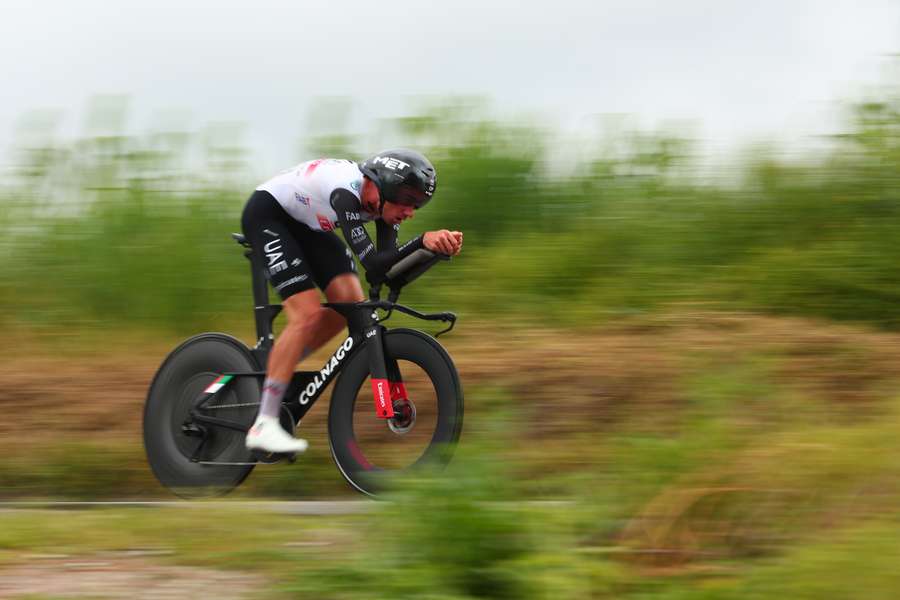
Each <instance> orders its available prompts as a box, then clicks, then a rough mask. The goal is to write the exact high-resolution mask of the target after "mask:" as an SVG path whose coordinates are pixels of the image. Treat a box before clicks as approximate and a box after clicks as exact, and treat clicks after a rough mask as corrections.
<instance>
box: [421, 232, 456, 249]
mask: <svg viewBox="0 0 900 600" xmlns="http://www.w3.org/2000/svg"><path fill="white" fill-rule="evenodd" d="M422 243H423V244H424V245H425V247H426V248H428V249H429V250H431V251H432V252H439V253H441V254H446V255H448V256H454V255H456V254H459V251H460V249H461V248H462V232H459V231H448V230H446V229H441V230H439V231H426V232H425V235H423V236H422Z"/></svg>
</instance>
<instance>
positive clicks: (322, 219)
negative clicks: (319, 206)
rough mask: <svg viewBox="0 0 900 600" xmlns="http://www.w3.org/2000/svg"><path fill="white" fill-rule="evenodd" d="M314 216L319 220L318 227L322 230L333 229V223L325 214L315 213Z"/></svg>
mask: <svg viewBox="0 0 900 600" xmlns="http://www.w3.org/2000/svg"><path fill="white" fill-rule="evenodd" d="M316 218H317V219H318V220H319V227H321V228H322V231H332V230H333V229H334V225H332V224H331V221H330V220H329V219H328V217H326V216H325V215H323V214H321V213H316Z"/></svg>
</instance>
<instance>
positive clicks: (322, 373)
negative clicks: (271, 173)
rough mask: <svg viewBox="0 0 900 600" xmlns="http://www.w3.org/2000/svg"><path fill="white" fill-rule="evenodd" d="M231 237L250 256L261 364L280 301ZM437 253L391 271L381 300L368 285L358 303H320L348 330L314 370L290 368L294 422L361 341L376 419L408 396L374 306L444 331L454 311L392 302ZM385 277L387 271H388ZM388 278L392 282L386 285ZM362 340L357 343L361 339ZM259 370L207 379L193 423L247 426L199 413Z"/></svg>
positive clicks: (391, 412) (239, 239) (253, 258)
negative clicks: (387, 290) (441, 326)
mask: <svg viewBox="0 0 900 600" xmlns="http://www.w3.org/2000/svg"><path fill="white" fill-rule="evenodd" d="M232 237H234V239H235V240H236V241H237V242H238V243H240V244H241V245H243V246H245V248H246V250H245V252H244V256H246V257H247V258H248V259H249V260H250V271H251V277H252V281H253V302H254V317H255V321H256V336H257V341H256V346H254V347H253V348H252V349H251V352H252V353H253V356H254V358H255V359H256V361H257V364H259V365H263V366H264V365H266V363H267V361H268V358H269V353H270V352H271V350H272V345H273V344H274V341H275V335H274V333H273V327H272V324H273V322H274V320H275V317H277V316H278V314H279V313H280V312H281V305H280V304H270V303H269V288H268V281H267V279H266V276H265V273H266V268H265V266H264V265H263V264H261V263H260V261H259V258H258V257H257V256H256V255H254V253H253V252H252V251H251V249H250V248H249V245H248V244H247V242H246V241H245V240H244V238H243V236H240V235H237V234H232ZM445 259H446V258H445V257H442V256H440V255H435V256H432V257H431V258H430V259H428V260H426V261H423V262H420V263H419V264H412V268H407V269H403V268H401V269H399V270H398V271H397V272H396V275H394V279H393V282H390V281H389V285H390V287H391V294H390V296H389V300H388V301H387V302H385V301H382V300H381V299H380V287H381V286H380V285H379V286H375V287H373V288H372V290H370V298H371V300H369V301H367V302H358V303H352V302H351V303H340V302H330V303H329V302H326V303H324V304H323V306H325V307H328V308H331V309H333V310H335V311H337V312H338V313H340V314H341V316H343V317H344V318H346V319H347V325H348V331H349V333H350V335H349V336H348V337H347V338H346V339H345V340H344V342H343V343H342V344H341V345H340V346H339V347H338V349H337V350H335V352H334V354H332V355H331V357H330V358H329V359H328V361H327V362H326V363H325V365H324V366H323V367H322V368H321V369H319V370H318V371H296V372H294V375H293V377H292V378H291V382H290V383H289V384H288V389H287V391H286V392H285V398H287V399H288V400H287V401H285V402H284V406H285V407H287V409H288V410H289V411H290V413H291V417H292V419H293V420H294V423H297V422H299V421H300V419H301V418H303V416H304V415H305V414H306V413H307V411H309V409H310V408H312V406H313V404H315V403H316V400H318V399H319V396H320V395H321V394H322V391H324V390H325V388H327V387H328V385H329V384H330V383H331V381H332V380H333V379H334V378H335V377H336V376H337V375H338V373H340V372H341V370H342V369H343V366H344V365H345V364H346V362H347V361H348V360H350V359H351V358H352V357H353V356H354V355H355V354H356V352H358V351H359V349H360V348H361V347H362V346H363V345H365V347H366V348H367V352H368V358H369V373H370V374H371V375H370V379H371V381H372V394H373V397H374V400H375V412H376V415H377V416H378V417H379V418H383V419H389V418H391V417H393V416H394V409H393V402H394V401H396V400H408V396H407V392H406V387H405V385H404V384H403V380H402V376H401V374H400V369H399V367H398V365H397V362H396V361H394V360H390V361H386V358H385V353H384V334H385V332H386V331H387V330H386V329H385V327H384V326H383V325H381V324H380V323H379V318H378V313H377V312H376V309H381V310H385V311H388V314H387V316H386V317H385V319H387V318H388V317H390V314H391V312H392V311H394V310H397V311H399V312H403V313H406V314H409V315H412V316H414V317H417V318H420V319H424V320H429V321H444V322H449V323H450V326H449V327H448V328H447V329H445V330H444V331H442V332H440V333H438V335H440V334H441V333H445V332H447V331H450V330H451V329H453V325H454V324H455V323H456V315H455V314H453V313H450V312H445V313H435V314H422V313H419V312H417V311H415V310H413V309H411V308H409V307H406V306H403V305H400V304H396V300H397V298H398V296H399V293H400V289H402V287H403V286H404V285H407V284H408V283H410V282H411V281H412V280H414V279H415V278H417V277H418V276H420V275H421V274H422V273H424V272H425V271H426V270H428V268H430V267H431V266H432V265H434V264H435V263H436V262H437V261H438V260H445ZM388 276H389V277H391V274H390V273H389V274H388ZM392 283H393V285H392ZM364 341H365V342H367V343H366V344H363V342H364ZM265 374H266V373H265V371H250V372H229V373H222V374H221V375H220V377H218V378H217V379H216V380H215V381H214V382H213V383H212V384H210V385H209V386H207V388H206V389H205V390H204V393H203V394H202V395H201V396H200V398H198V401H197V403H196V404H195V405H194V407H193V409H192V410H191V411H190V415H191V419H192V420H193V422H194V423H199V424H203V425H212V426H216V427H224V428H227V429H233V430H237V431H247V430H248V429H249V425H247V424H244V423H238V422H235V421H229V420H227V419H221V418H218V417H212V416H209V415H206V414H203V413H202V412H201V411H203V410H204V409H205V408H206V407H207V406H208V405H209V403H210V402H211V401H212V400H213V399H214V398H215V397H216V396H217V395H218V394H220V393H222V392H223V390H225V389H227V388H228V387H229V386H230V384H231V383H232V382H233V381H235V380H237V379H239V378H242V377H254V378H257V379H262V378H264V377H265Z"/></svg>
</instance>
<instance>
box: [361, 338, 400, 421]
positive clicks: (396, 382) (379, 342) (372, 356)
mask: <svg viewBox="0 0 900 600" xmlns="http://www.w3.org/2000/svg"><path fill="white" fill-rule="evenodd" d="M384 331H385V329H384V327H382V326H381V325H378V324H377V323H375V324H373V325H372V326H371V327H368V328H367V329H366V330H365V336H366V340H367V341H368V342H369V343H368V351H369V372H370V373H371V374H372V376H371V379H372V396H373V397H374V399H375V416H377V417H378V418H379V419H391V418H393V417H394V401H395V400H401V401H402V400H409V396H408V395H407V393H406V386H405V385H404V384H403V376H402V375H401V374H400V367H399V366H398V365H397V361H396V360H393V359H386V358H385V356H384Z"/></svg>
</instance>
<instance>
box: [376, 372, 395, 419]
mask: <svg viewBox="0 0 900 600" xmlns="http://www.w3.org/2000/svg"><path fill="white" fill-rule="evenodd" d="M372 395H373V396H374V397H375V414H376V415H377V416H378V417H379V418H381V419H390V418H391V417H393V416H394V406H393V405H392V404H391V392H390V383H388V380H387V379H373V380H372Z"/></svg>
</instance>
